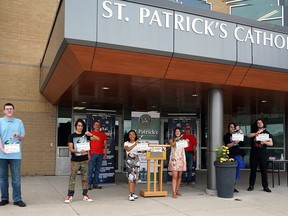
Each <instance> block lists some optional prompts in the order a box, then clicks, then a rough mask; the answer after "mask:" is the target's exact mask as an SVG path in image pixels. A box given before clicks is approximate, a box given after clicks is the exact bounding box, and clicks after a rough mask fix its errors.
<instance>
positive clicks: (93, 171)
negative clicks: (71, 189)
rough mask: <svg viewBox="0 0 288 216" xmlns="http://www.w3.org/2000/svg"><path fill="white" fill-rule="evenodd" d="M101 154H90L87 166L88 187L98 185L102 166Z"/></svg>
mask: <svg viewBox="0 0 288 216" xmlns="http://www.w3.org/2000/svg"><path fill="white" fill-rule="evenodd" d="M103 156H104V155H103V154H91V160H90V161H89V166H88V183H89V184H90V185H98V184H99V174H100V169H101V166H102V160H103Z"/></svg>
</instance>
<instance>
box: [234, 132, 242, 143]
mask: <svg viewBox="0 0 288 216" xmlns="http://www.w3.org/2000/svg"><path fill="white" fill-rule="evenodd" d="M232 141H244V135H243V134H241V133H234V134H232Z"/></svg>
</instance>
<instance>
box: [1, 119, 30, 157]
mask: <svg viewBox="0 0 288 216" xmlns="http://www.w3.org/2000/svg"><path fill="white" fill-rule="evenodd" d="M15 133H18V134H19V135H20V136H25V129H24V125H23V122H22V121H21V120H20V119H18V118H12V119H11V120H9V119H8V118H7V117H2V118H0V137H1V141H2V146H3V148H4V145H9V144H10V143H19V144H20V152H17V153H9V154H3V152H2V151H1V150H0V158H1V159H22V154H21V148H22V144H21V140H20V139H19V138H15V137H13V135H14V134H15Z"/></svg>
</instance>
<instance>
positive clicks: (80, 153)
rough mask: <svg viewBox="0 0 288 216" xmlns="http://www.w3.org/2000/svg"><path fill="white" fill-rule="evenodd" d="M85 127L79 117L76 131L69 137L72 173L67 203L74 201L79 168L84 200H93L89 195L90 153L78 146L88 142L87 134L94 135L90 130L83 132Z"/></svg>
mask: <svg viewBox="0 0 288 216" xmlns="http://www.w3.org/2000/svg"><path fill="white" fill-rule="evenodd" d="M83 128H84V121H83V120H82V119H78V120H77V121H76V122H75V129H76V130H75V132H74V133H73V134H71V135H70V136H69V137H68V146H69V151H70V152H71V164H70V171H71V174H70V178H69V186H68V195H67V198H66V200H65V203H70V202H72V199H73V196H74V191H75V180H76V176H77V172H78V170H80V171H81V179H82V189H83V192H82V195H83V200H84V201H88V202H92V201H93V200H92V199H91V198H90V196H89V195H88V160H90V158H91V157H90V153H89V151H85V150H83V149H82V150H81V149H78V148H77V144H78V146H79V144H80V143H85V142H87V137H86V136H89V137H91V136H92V134H91V133H90V132H88V131H87V132H86V133H83Z"/></svg>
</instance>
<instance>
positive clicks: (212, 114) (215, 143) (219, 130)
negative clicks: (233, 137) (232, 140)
mask: <svg viewBox="0 0 288 216" xmlns="http://www.w3.org/2000/svg"><path fill="white" fill-rule="evenodd" d="M223 112H224V109H223V90H222V89H220V88H213V89H210V90H209V93H208V122H207V123H208V125H207V126H208V131H207V132H208V146H207V191H209V190H214V191H216V173H215V168H214V164H213V163H214V161H215V160H216V153H215V149H216V148H218V147H219V146H221V145H222V144H223Z"/></svg>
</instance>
